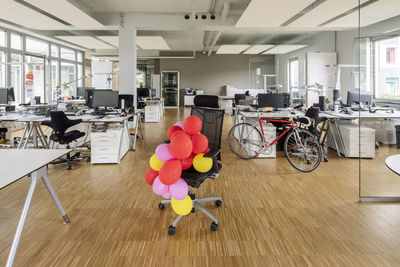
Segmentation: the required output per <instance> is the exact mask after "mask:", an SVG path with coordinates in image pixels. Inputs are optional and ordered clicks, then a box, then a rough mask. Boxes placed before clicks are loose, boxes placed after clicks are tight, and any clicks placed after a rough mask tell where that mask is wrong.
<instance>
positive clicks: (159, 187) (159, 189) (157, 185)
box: [153, 176, 168, 196]
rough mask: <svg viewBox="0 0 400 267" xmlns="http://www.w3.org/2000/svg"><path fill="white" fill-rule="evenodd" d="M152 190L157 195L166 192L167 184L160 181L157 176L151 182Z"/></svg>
mask: <svg viewBox="0 0 400 267" xmlns="http://www.w3.org/2000/svg"><path fill="white" fill-rule="evenodd" d="M153 192H154V193H155V194H156V195H159V196H162V195H164V194H165V193H168V185H165V184H163V183H161V181H160V178H158V176H157V178H156V179H155V180H154V182H153Z"/></svg>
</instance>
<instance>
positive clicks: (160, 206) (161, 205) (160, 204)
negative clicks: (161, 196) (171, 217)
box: [158, 202, 164, 210]
mask: <svg viewBox="0 0 400 267" xmlns="http://www.w3.org/2000/svg"><path fill="white" fill-rule="evenodd" d="M158 208H159V209H160V210H163V209H164V204H163V203H161V202H160V203H158Z"/></svg>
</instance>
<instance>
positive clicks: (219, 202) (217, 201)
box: [158, 194, 222, 235]
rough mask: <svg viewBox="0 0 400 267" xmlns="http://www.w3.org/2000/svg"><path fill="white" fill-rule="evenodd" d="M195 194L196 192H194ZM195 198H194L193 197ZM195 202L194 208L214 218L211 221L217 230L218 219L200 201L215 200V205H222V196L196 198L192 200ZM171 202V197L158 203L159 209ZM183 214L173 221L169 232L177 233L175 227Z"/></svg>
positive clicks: (214, 229) (213, 228)
mask: <svg viewBox="0 0 400 267" xmlns="http://www.w3.org/2000/svg"><path fill="white" fill-rule="evenodd" d="M193 196H194V194H193ZM192 199H193V198H192ZM192 202H193V210H192V212H194V209H196V208H197V209H198V210H200V211H201V212H202V213H204V214H205V215H206V216H207V217H208V218H210V219H211V220H212V223H211V226H210V228H211V230H212V231H216V230H217V229H218V219H217V218H215V217H214V215H212V214H211V213H210V212H209V211H208V210H207V209H206V208H204V207H203V206H202V205H201V204H200V203H206V202H215V206H217V207H220V206H221V205H222V197H206V198H194V199H193V200H192ZM168 203H171V200H170V199H164V200H162V201H161V202H160V203H159V204H158V208H159V209H161V210H162V209H164V205H165V204H168ZM182 217H183V216H178V217H177V218H176V219H175V220H174V221H173V222H172V225H170V226H169V227H168V234H169V235H173V234H174V233H175V227H176V225H177V224H178V222H179V221H180V220H181V219H182Z"/></svg>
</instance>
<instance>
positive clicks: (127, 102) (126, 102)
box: [118, 95, 134, 108]
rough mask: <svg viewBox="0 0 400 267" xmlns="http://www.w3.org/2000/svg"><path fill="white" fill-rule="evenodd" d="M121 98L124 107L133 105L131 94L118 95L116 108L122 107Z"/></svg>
mask: <svg viewBox="0 0 400 267" xmlns="http://www.w3.org/2000/svg"><path fill="white" fill-rule="evenodd" d="M121 100H124V108H131V107H133V102H134V98H133V95H118V108H122V105H121Z"/></svg>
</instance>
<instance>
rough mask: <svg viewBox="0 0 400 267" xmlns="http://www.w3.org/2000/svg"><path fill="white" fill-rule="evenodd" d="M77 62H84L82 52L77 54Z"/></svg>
mask: <svg viewBox="0 0 400 267" xmlns="http://www.w3.org/2000/svg"><path fill="white" fill-rule="evenodd" d="M76 57H77V61H78V62H82V61H83V53H82V52H79V51H78V52H77V53H76Z"/></svg>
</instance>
